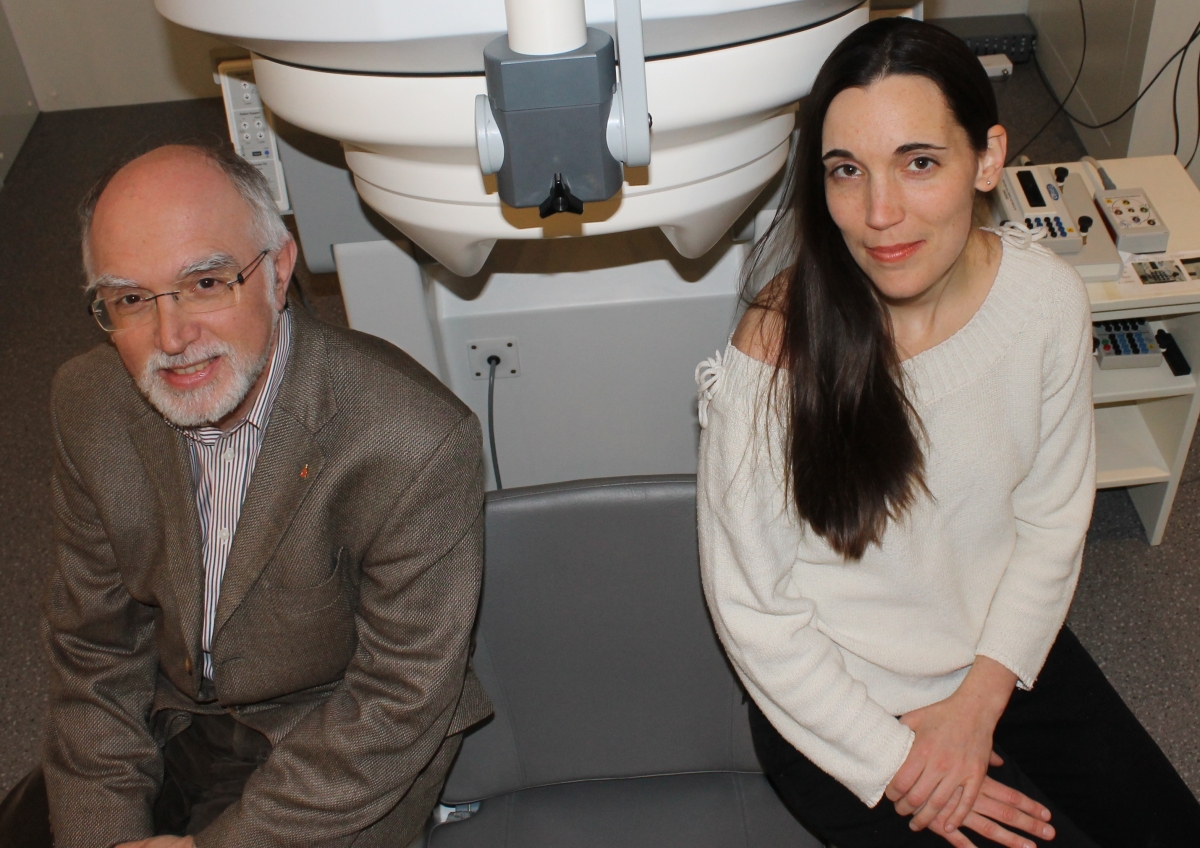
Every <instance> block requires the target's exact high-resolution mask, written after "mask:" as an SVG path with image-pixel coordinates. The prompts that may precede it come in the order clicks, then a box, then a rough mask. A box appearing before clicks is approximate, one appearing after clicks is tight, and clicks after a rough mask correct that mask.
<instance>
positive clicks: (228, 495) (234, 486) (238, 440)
mask: <svg viewBox="0 0 1200 848" xmlns="http://www.w3.org/2000/svg"><path fill="white" fill-rule="evenodd" d="M291 346H292V320H291V316H290V315H289V314H288V311H287V310H286V309H285V310H284V311H283V314H282V315H280V316H279V336H278V342H277V343H276V345H275V350H274V351H273V352H272V354H271V360H270V363H269V365H268V366H267V367H268V368H269V369H270V370H269V371H268V372H267V382H266V384H265V385H264V386H263V390H262V392H261V393H259V396H258V399H257V400H255V402H254V406H253V407H252V408H251V410H250V412H249V413H247V415H246V417H245V418H243V419H242V420H241V421H239V422H238V423H237V424H236V425H235V426H234V427H233V428H232V429H230V430H229V431H228V432H222V431H221V430H220V428H217V427H186V428H176V429H178V430H179V431H180V432H181V433H183V434H184V435H185V436H187V438H188V450H189V453H190V454H191V458H192V479H193V481H194V482H195V484H196V507H197V508H198V510H199V512H200V532H201V535H202V538H203V540H204V560H203V562H204V624H203V629H202V631H201V634H200V647H201V649H202V650H203V652H204V677H205V679H207V680H212V678H213V669H212V654H211V649H212V637H213V622H214V621H215V620H216V616H217V601H218V600H219V599H220V597H221V579H222V578H223V577H224V576H225V564H226V562H228V560H229V549H230V548H231V547H232V546H233V535H234V533H235V532H236V531H237V523H238V518H239V517H240V516H241V514H242V502H243V501H244V500H245V499H246V490H247V489H248V488H249V487H250V478H251V476H252V475H253V474H254V464H255V463H256V462H257V461H258V452H259V450H260V449H261V448H262V443H263V435H264V434H265V433H266V430H267V422H268V421H269V420H270V418H271V408H272V407H273V406H274V405H275V396H276V395H278V394H279V385H280V384H281V383H282V382H283V373H284V370H285V369H286V368H287V361H288V351H289V350H290V349H291Z"/></svg>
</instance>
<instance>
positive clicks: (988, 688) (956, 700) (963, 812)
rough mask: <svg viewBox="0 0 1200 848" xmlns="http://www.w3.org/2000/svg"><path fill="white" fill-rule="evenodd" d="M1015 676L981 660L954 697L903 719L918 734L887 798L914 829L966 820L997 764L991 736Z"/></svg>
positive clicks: (945, 829)
mask: <svg viewBox="0 0 1200 848" xmlns="http://www.w3.org/2000/svg"><path fill="white" fill-rule="evenodd" d="M1016 682H1017V678H1016V675H1015V674H1013V673H1012V672H1011V671H1009V670H1008V669H1007V668H1005V667H1004V666H1002V665H1001V664H1000V663H998V662H996V661H995V660H993V659H990V658H988V657H983V656H978V657H976V658H975V662H974V663H973V664H972V666H971V670H970V671H968V672H967V676H966V677H965V678H964V679H963V682H962V683H961V684H960V685H959V687H958V689H957V690H956V691H955V693H954V694H953V695H951V696H950V697H949V698H947V699H946V700H944V701H938V702H937V703H936V704H930V705H929V706H928V707H922V708H921V709H919V710H913V711H912V712H910V713H906V714H905V715H903V716H901V718H900V721H902V722H903V723H904V724H906V725H908V726H909V727H911V728H912V729H913V731H914V732H915V733H916V739H915V740H914V742H913V746H912V749H911V750H910V751H909V753H908V757H907V759H905V761H904V763H903V765H901V766H900V769H899V770H898V771H897V772H896V774H895V775H894V776H893V777H892V780H891V782H890V783H889V784H888V786H887V790H886V794H887V797H888V799H889V800H890V801H892V802H893V803H894V804H895V805H896V812H898V813H899V814H900V815H902V816H908V815H911V816H912V817H913V820H912V822H911V824H910V826H911V827H912V829H913V830H921V829H923V828H926V827H928V826H929V825H930V824H934V823H935V822H936V824H935V828H934V829H935V830H937V831H939V832H940V833H942V834H947V833H950V832H952V831H957V830H958V829H959V828H960V827H962V826H963V825H964V823H965V822H966V819H967V816H968V815H969V814H970V813H971V811H972V809H973V807H974V806H975V801H976V798H977V797H978V795H979V791H980V789H981V788H982V786H983V782H984V779H985V778H986V776H987V769H988V765H989V763H990V762H991V761H992V757H993V756H994V754H993V753H992V732H993V731H994V730H995V729H996V722H998V721H999V720H1000V715H1001V713H1003V712H1004V708H1005V706H1007V705H1008V698H1009V696H1010V695H1011V694H1012V690H1013V686H1015V685H1016Z"/></svg>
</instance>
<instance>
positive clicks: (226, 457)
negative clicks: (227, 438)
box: [221, 448, 234, 462]
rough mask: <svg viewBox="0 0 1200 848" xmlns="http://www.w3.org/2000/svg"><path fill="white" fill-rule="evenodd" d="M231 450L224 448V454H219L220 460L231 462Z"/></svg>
mask: <svg viewBox="0 0 1200 848" xmlns="http://www.w3.org/2000/svg"><path fill="white" fill-rule="evenodd" d="M233 456H234V454H233V448H226V449H225V453H223V454H221V459H223V460H225V461H226V462H233Z"/></svg>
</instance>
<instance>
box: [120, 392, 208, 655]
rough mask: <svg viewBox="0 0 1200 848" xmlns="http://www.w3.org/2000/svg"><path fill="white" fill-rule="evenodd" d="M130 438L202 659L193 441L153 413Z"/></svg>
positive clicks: (188, 634)
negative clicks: (158, 510) (157, 507)
mask: <svg viewBox="0 0 1200 848" xmlns="http://www.w3.org/2000/svg"><path fill="white" fill-rule="evenodd" d="M129 434H130V437H131V438H132V440H133V445H134V448H135V450H136V451H137V453H138V456H139V457H140V458H141V460H142V465H143V467H144V468H145V469H146V476H147V477H149V478H150V480H151V482H152V483H153V485H154V489H155V491H156V492H157V494H158V498H159V501H160V502H161V504H162V509H163V516H162V517H163V526H162V528H161V532H162V534H163V540H164V549H165V553H166V560H167V561H166V567H167V571H168V573H169V575H170V582H171V585H172V587H173V589H174V595H175V605H176V607H177V608H178V611H179V625H180V627H182V628H183V634H182V635H183V641H184V644H185V645H187V647H188V652H189V655H190V656H198V655H199V653H200V625H201V619H202V617H203V615H204V564H203V550H202V544H203V543H202V539H201V534H200V514H199V512H198V511H197V509H196V484H195V481H194V480H193V478H192V462H191V458H190V457H189V455H188V449H187V443H186V441H185V437H184V435H183V434H182V433H179V432H177V431H176V430H174V429H172V428H171V427H170V426H169V425H168V424H167V423H166V422H165V421H163V419H162V418H161V417H160V416H158V415H156V414H153V413H148V414H146V415H143V416H142V417H141V418H139V419H138V420H137V421H136V422H135V423H134V424H133V425H132V426H131V427H130V428H129Z"/></svg>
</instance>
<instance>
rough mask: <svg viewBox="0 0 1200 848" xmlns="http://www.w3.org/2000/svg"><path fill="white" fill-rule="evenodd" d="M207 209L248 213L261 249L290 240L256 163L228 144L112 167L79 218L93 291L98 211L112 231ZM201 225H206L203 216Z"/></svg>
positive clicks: (158, 151) (171, 151)
mask: <svg viewBox="0 0 1200 848" xmlns="http://www.w3.org/2000/svg"><path fill="white" fill-rule="evenodd" d="M188 207H190V209H189V208H188ZM206 208H211V209H212V210H213V212H214V213H215V212H216V210H217V209H224V210H226V212H227V214H232V215H236V216H237V217H243V216H244V219H245V226H246V227H247V228H248V229H249V230H250V234H251V235H252V237H253V238H254V240H255V241H256V242H257V243H258V244H260V245H261V246H262V249H267V250H271V251H276V250H278V249H279V248H280V247H281V246H282V245H283V244H284V243H286V242H287V241H288V239H289V238H290V235H289V233H288V231H287V227H286V226H285V225H284V223H283V219H282V218H281V217H280V215H279V210H278V208H277V207H276V205H275V200H274V197H273V196H272V193H271V187H270V185H269V184H268V183H267V181H266V178H265V177H263V175H262V174H261V173H260V172H259V171H258V170H257V169H256V168H255V167H254V166H252V165H250V164H249V163H248V162H246V161H245V160H244V159H242V158H241V157H240V156H237V155H236V154H234V153H233V152H232V151H230V150H227V149H225V148H223V147H204V146H199V145H183V144H172V145H164V146H162V147H158V148H155V149H154V150H151V151H150V152H148V153H144V154H142V155H140V156H137V157H136V158H133V159H131V160H130V161H128V162H126V163H125V164H123V165H121V166H120V167H117V168H114V169H113V170H111V171H109V173H108V174H106V175H105V176H104V178H102V179H101V180H100V181H99V182H98V183H97V184H96V185H95V187H93V189H92V190H91V191H90V192H89V193H88V195H87V197H86V198H85V199H84V202H83V204H82V205H81V207H80V220H81V225H82V231H83V232H82V247H83V265H84V272H85V273H86V274H87V287H88V289H89V290H90V289H91V288H93V287H94V285H95V282H96V276H97V273H98V269H96V268H95V267H94V263H93V255H94V250H93V237H94V236H100V237H103V235H104V233H103V232H98V233H93V230H94V229H95V228H96V216H97V214H98V213H99V214H100V215H101V217H102V218H103V219H104V220H103V221H102V222H101V224H100V229H101V230H107V229H110V228H112V227H139V228H140V227H145V226H146V225H147V224H148V223H158V222H159V221H160V220H161V217H160V216H161V215H163V214H169V213H171V212H174V213H176V214H177V215H179V216H180V217H182V218H184V219H186V218H188V217H189V216H191V217H202V216H203V212H204V210H205V209H206ZM196 224H197V225H198V226H203V222H202V221H200V220H197V221H196Z"/></svg>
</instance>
